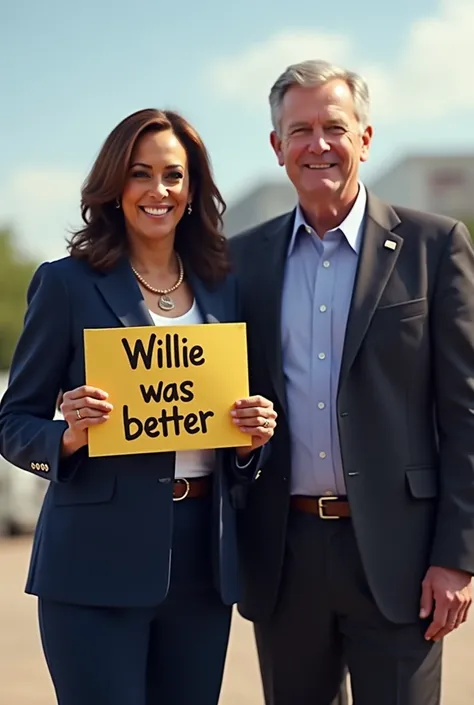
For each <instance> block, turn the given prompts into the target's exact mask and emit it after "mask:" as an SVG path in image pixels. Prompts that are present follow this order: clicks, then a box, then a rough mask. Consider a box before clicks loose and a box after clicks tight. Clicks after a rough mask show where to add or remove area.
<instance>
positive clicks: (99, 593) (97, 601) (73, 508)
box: [0, 257, 265, 607]
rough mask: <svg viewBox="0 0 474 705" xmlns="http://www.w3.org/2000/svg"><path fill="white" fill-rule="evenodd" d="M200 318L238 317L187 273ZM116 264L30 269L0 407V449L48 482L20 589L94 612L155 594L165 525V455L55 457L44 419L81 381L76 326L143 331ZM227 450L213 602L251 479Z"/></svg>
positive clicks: (125, 270) (153, 599) (222, 458)
mask: <svg viewBox="0 0 474 705" xmlns="http://www.w3.org/2000/svg"><path fill="white" fill-rule="evenodd" d="M188 281H189V282H190V285H191V288H192V290H193V293H194V296H195V298H196V302H197V305H198V307H199V309H200V311H201V314H202V316H203V319H204V321H207V322H216V321H219V322H235V321H238V320H239V315H238V314H239V307H238V295H237V285H236V281H235V279H234V277H232V276H229V277H227V278H226V279H225V281H223V282H222V283H221V284H219V285H216V286H215V287H209V286H207V285H205V284H204V283H203V282H202V281H201V280H200V279H198V278H197V277H195V276H193V275H192V274H190V273H188ZM152 324H153V321H152V319H151V317H150V315H149V313H148V310H147V308H146V305H145V302H144V300H143V297H142V294H141V292H140V289H139V287H138V285H137V283H136V280H135V277H134V276H133V273H132V271H131V268H130V265H129V263H128V261H127V260H125V259H124V260H121V261H120V263H119V264H118V265H117V266H116V267H115V268H114V269H113V270H112V271H110V272H108V273H105V274H104V273H101V272H97V271H94V270H93V269H92V268H91V267H89V266H88V265H87V264H85V263H84V262H80V261H77V260H74V259H72V258H70V257H66V258H64V259H62V260H59V261H56V262H51V263H50V262H48V263H45V264H43V265H41V266H40V267H39V269H38V270H37V272H36V274H35V275H34V277H33V279H32V282H31V284H30V288H29V291H28V310H27V313H26V317H25V326H24V330H23V333H22V335H21V337H20V340H19V342H18V345H17V349H16V351H15V354H14V358H13V362H12V367H11V371H10V384H9V387H8V390H7V392H6V393H5V395H4V397H3V400H2V403H1V406H0V452H1V454H2V455H4V456H5V458H7V460H9V461H10V462H11V463H13V464H14V465H17V466H18V467H20V468H23V469H24V470H27V471H29V472H32V473H34V474H35V475H40V476H41V477H44V478H46V479H47V480H50V485H49V488H48V491H47V493H46V496H45V500H44V504H43V507H42V510H41V514H40V517H39V520H38V525H37V528H36V533H35V539H34V544H33V552H32V558H31V565H30V571H29V575H28V581H27V587H26V591H27V592H29V593H32V594H34V595H38V596H40V597H42V598H45V599H50V600H58V601H63V602H69V603H76V604H87V605H97V606H123V607H126V606H149V605H156V604H158V603H160V602H161V601H162V600H163V599H164V598H165V596H166V594H167V590H168V584H169V577H170V556H171V541H172V528H173V501H172V479H173V477H174V466H175V453H172V452H163V453H153V454H151V453H147V454H139V455H130V456H113V457H104V458H89V457H88V452H87V448H82V449H81V450H79V451H78V452H77V453H75V454H74V455H73V456H70V457H69V458H65V459H64V458H61V457H60V446H61V437H62V435H63V433H64V430H65V429H66V427H67V424H66V423H65V422H64V421H62V420H52V419H53V416H54V414H55V408H56V401H57V397H58V393H59V391H60V390H63V391H67V390H69V389H73V388H75V387H79V386H81V385H82V384H85V373H84V352H83V330H84V328H111V327H115V326H121V325H123V326H143V325H152ZM264 455H265V453H258V454H256V456H255V459H254V460H253V461H252V463H251V465H250V466H249V468H248V469H246V470H245V471H240V473H239V471H238V470H237V466H236V464H235V453H234V451H233V450H229V449H227V450H217V451H216V467H215V469H214V483H213V538H212V541H213V565H214V579H215V585H216V588H217V589H218V590H219V592H220V594H221V597H222V600H223V602H225V603H226V604H232V603H234V602H236V601H237V600H238V599H239V575H238V560H237V547H236V535H235V516H234V513H235V511H234V508H233V506H232V500H231V492H232V488H233V487H234V486H237V487H238V486H239V483H243V484H245V483H249V482H251V481H253V480H254V479H255V477H256V476H257V475H258V474H259V472H258V470H259V468H260V467H261V464H262V462H263V458H264Z"/></svg>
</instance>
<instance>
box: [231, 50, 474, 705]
mask: <svg viewBox="0 0 474 705" xmlns="http://www.w3.org/2000/svg"><path fill="white" fill-rule="evenodd" d="M270 105H271V111H272V121H273V128H274V129H273V132H272V134H271V143H272V146H273V149H274V151H275V153H276V155H277V158H278V163H279V164H280V166H284V167H285V169H286V172H287V175H288V177H289V178H290V180H291V182H292V183H293V185H294V186H295V188H296V191H297V194H298V206H297V208H296V210H295V211H294V212H292V213H289V214H286V215H283V216H281V217H278V218H276V219H274V220H272V221H270V222H267V223H264V224H263V225H259V226H258V227H255V228H253V229H252V230H251V231H249V232H247V233H244V234H243V235H240V236H237V237H236V238H234V239H232V240H231V247H232V250H233V257H234V261H235V264H236V269H237V271H238V274H239V277H240V282H241V287H242V303H243V308H244V315H245V320H246V321H247V324H248V346H249V357H250V368H251V370H252V378H251V386H252V387H253V388H254V389H258V390H259V391H261V393H262V394H264V395H266V396H268V397H269V398H272V399H274V400H275V402H276V410H277V412H278V415H279V424H278V427H277V429H276V434H275V436H274V441H273V444H272V445H273V448H272V453H271V457H270V459H269V461H268V463H267V466H266V467H265V468H264V469H263V472H262V474H261V477H260V479H259V480H258V482H256V483H255V485H254V487H253V488H251V490H250V492H249V495H248V497H247V502H246V508H245V509H244V510H243V512H242V513H241V518H240V538H241V549H242V561H243V570H244V574H245V590H244V597H243V600H242V602H241V605H240V611H241V613H242V615H243V616H244V617H246V618H248V619H250V620H252V621H254V622H255V633H256V639H257V646H258V653H259V660H260V667H261V672H262V678H263V684H264V691H265V699H266V703H267V705H329V704H330V703H331V702H332V701H333V699H334V698H335V697H336V696H337V693H338V690H339V688H340V685H341V681H342V676H343V672H344V668H345V666H347V667H348V669H349V672H350V676H351V683H352V691H353V696H354V700H355V702H356V703H357V705H435V704H437V703H439V702H440V679H441V655H442V643H443V637H444V636H446V635H447V634H448V633H449V632H451V631H452V630H454V629H456V628H457V627H459V626H460V625H461V624H462V623H463V622H464V621H465V620H466V617H467V613H468V608H469V606H470V604H471V575H472V574H473V573H474V250H473V246H472V243H471V239H470V237H469V234H468V232H467V229H466V227H465V226H464V225H463V224H461V223H459V222H456V221H454V220H451V219H449V218H446V217H441V216H436V215H430V214H427V213H420V212H416V211H413V210H409V209H406V208H398V207H395V206H393V207H392V206H390V205H388V204H386V203H382V202H381V201H379V200H378V199H377V198H376V197H375V196H373V195H372V194H371V193H367V191H366V189H365V187H364V186H363V185H362V184H361V183H360V181H359V165H360V163H361V162H364V161H366V160H367V158H368V155H369V147H370V143H371V139H372V127H371V126H370V124H369V95H368V89H367V86H366V83H365V82H364V80H363V79H362V78H360V77H359V76H357V75H356V74H354V73H352V72H349V71H345V70H342V69H339V68H337V67H334V66H332V65H330V64H328V63H326V62H322V61H307V62H304V63H301V64H297V65H295V66H291V67H289V68H288V69H287V70H286V71H285V72H284V73H283V74H282V76H280V78H279V79H278V80H277V81H276V83H275V85H274V86H273V88H272V90H271V94H270Z"/></svg>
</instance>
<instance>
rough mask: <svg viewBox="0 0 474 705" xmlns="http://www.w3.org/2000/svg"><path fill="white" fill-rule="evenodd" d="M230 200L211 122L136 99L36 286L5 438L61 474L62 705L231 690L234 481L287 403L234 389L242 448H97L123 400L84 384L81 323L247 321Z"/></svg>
mask: <svg viewBox="0 0 474 705" xmlns="http://www.w3.org/2000/svg"><path fill="white" fill-rule="evenodd" d="M223 206H224V204H223V201H222V199H221V196H220V194H219V192H218V190H217V188H216V186H215V184H214V182H213V179H212V175H211V170H210V166H209V161H208V157H207V153H206V150H205V148H204V145H203V144H202V142H201V140H200V138H199V136H198V135H197V134H196V132H195V130H194V129H193V128H192V127H191V126H190V125H189V124H188V123H187V122H186V121H185V120H184V119H183V118H182V117H180V116H179V115H177V114H176V113H172V112H162V111H158V110H143V111H140V112H138V113H135V114H133V115H131V116H129V117H128V118H126V119H125V120H123V121H122V122H121V123H120V124H119V125H118V126H117V127H116V128H115V129H114V130H113V132H112V133H111V134H110V136H109V137H108V138H107V140H106V141H105V143H104V145H103V147H102V149H101V151H100V153H99V156H98V158H97V160H96V162H95V164H94V166H93V168H92V170H91V173H90V175H89V177H88V179H87V181H86V183H85V186H84V188H83V191H82V216H83V220H84V223H85V225H84V227H83V229H82V230H80V231H78V232H77V233H76V234H75V235H74V236H73V237H72V239H71V241H70V243H69V252H70V257H67V258H65V259H63V260H60V261H57V262H52V263H46V264H43V265H42V266H41V267H40V268H39V269H38V271H37V272H36V274H35V276H34V278H33V281H32V283H31V285H30V289H29V293H28V304H29V305H28V311H27V314H26V319H25V328H24V331H23V334H22V336H21V337H20V340H19V343H18V346H17V350H16V352H15V356H14V360H13V364H12V369H11V376H10V385H9V388H8V390H7V392H6V394H5V396H4V399H3V401H2V405H1V409H0V450H1V453H2V454H3V455H5V457H6V458H7V459H8V460H10V461H11V462H12V463H14V464H15V465H18V466H19V467H21V468H23V469H25V470H29V471H31V472H34V473H35V474H38V475H41V476H42V477H45V478H47V479H49V480H50V481H51V483H50V486H49V490H48V492H47V494H46V498H45V501H44V505H43V508H42V511H41V515H40V518H39V521H38V526H37V531H36V535H35V541H34V546H33V554H32V561H31V567H30V572H29V577H28V583H27V592H29V593H31V594H34V595H37V596H38V598H39V600H38V604H39V622H40V630H41V638H42V644H43V649H44V653H45V657H46V661H47V664H48V667H49V670H50V673H51V677H52V680H53V683H54V686H55V689H56V694H57V699H58V703H59V705H155V704H156V705H168V704H169V705H171V704H173V705H177V704H178V705H179V704H180V703H182V704H183V705H185V704H186V705H189V704H190V703H193V705H213V704H214V703H217V701H218V697H219V691H220V686H221V680H222V672H223V666H224V659H225V652H226V647H227V641H228V635H229V625H230V617H231V605H232V604H233V603H234V602H235V601H236V600H237V598H238V570H237V556H236V546H235V526H234V512H233V508H232V504H231V495H232V489H233V488H235V487H237V488H238V487H239V486H240V485H241V484H245V483H248V482H251V481H252V480H253V479H254V478H255V476H256V474H257V471H258V468H260V467H261V464H262V458H261V457H260V456H261V451H259V452H255V451H257V449H259V448H261V447H263V445H264V444H265V443H266V441H268V440H269V438H270V437H271V436H272V434H273V429H274V427H275V418H276V414H275V412H274V410H273V406H272V404H271V403H270V402H269V401H267V400H266V399H262V398H260V397H250V398H249V399H244V400H239V401H238V402H236V404H235V408H234V409H233V410H232V412H231V413H232V415H233V420H234V421H235V423H236V424H238V425H239V427H240V428H241V430H242V431H243V432H244V433H246V434H250V435H251V441H252V444H251V446H246V447H243V448H240V449H239V448H238V449H236V451H234V450H217V451H199V452H197V451H186V452H178V453H171V452H162V453H156V454H142V455H126V456H114V457H102V458H89V457H88V452H87V439H88V435H87V434H88V429H89V428H92V427H93V426H97V425H98V424H103V423H107V420H108V419H109V418H110V416H111V414H113V413H114V410H113V408H112V405H111V404H110V403H109V401H108V397H107V390H101V389H96V388H91V387H88V386H86V385H85V379H84V354H83V330H84V328H110V327H113V326H122V325H127V326H142V325H158V326H160V325H169V324H176V325H179V324H199V323H205V322H208V321H212V322H215V321H216V320H217V321H219V322H226V321H236V320H238V316H239V314H238V309H237V297H236V286H235V281H234V279H233V278H232V277H231V276H230V275H229V274H228V262H227V253H226V241H225V239H224V238H223V237H222V235H221V234H220V226H221V217H220V213H221V211H222V209H223ZM60 390H63V392H64V394H63V400H62V404H61V411H62V414H63V417H64V419H65V421H57V420H56V421H54V420H52V419H53V416H54V412H55V405H56V401H57V397H58V392H59V391H60ZM158 443H159V441H158V440H157V445H158ZM239 483H240V485H239ZM236 494H238V493H236ZM173 500H182V501H177V502H176V501H175V502H174V503H173Z"/></svg>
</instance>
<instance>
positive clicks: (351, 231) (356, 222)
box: [288, 184, 367, 257]
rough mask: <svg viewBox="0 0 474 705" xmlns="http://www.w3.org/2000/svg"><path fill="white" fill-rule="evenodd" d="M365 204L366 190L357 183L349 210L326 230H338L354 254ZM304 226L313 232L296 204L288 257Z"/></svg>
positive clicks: (358, 245) (359, 235)
mask: <svg viewBox="0 0 474 705" xmlns="http://www.w3.org/2000/svg"><path fill="white" fill-rule="evenodd" d="M366 205H367V191H366V189H365V186H364V185H363V184H359V193H358V194H357V198H356V200H355V202H354V205H353V206H352V208H351V210H350V211H349V213H348V214H347V216H346V217H345V219H344V220H343V221H342V223H341V224H340V225H339V226H338V227H337V228H333V229H332V230H328V232H334V231H335V230H340V231H341V232H342V233H343V234H344V237H345V238H346V240H347V242H348V244H349V245H350V246H351V247H352V249H353V250H354V252H355V253H356V254H359V250H360V243H361V238H362V226H363V224H364V217H365V209H366ZM302 227H303V228H305V229H306V230H307V229H308V228H310V230H309V232H311V233H314V230H313V228H312V227H311V226H310V225H308V223H307V222H306V219H305V217H304V214H303V211H302V210H301V207H300V204H299V203H298V205H297V206H296V214H295V222H294V225H293V233H292V235H291V240H290V244H289V247H288V257H290V256H291V254H292V253H293V250H294V248H295V242H296V238H297V235H298V232H299V231H300V228H302Z"/></svg>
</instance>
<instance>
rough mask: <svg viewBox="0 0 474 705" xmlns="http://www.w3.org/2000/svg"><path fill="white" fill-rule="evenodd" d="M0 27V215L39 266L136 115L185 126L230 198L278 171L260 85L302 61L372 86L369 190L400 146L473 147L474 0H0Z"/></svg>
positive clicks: (60, 250) (53, 253)
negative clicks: (110, 139)
mask: <svg viewBox="0 0 474 705" xmlns="http://www.w3.org/2000/svg"><path fill="white" fill-rule="evenodd" d="M5 5H6V6H5ZM0 32H1V35H0V36H1V41H0V225H1V224H11V225H13V226H14V227H15V232H16V233H17V243H18V246H19V248H20V249H22V250H23V251H25V252H27V253H28V254H30V255H31V256H32V257H34V258H36V259H37V260H45V259H55V258H57V257H61V256H63V255H64V254H65V237H66V235H67V230H68V229H70V228H74V227H77V226H78V225H79V224H80V217H79V200H80V187H81V183H82V181H83V180H84V178H85V177H86V175H87V172H88V170H89V168H90V167H91V165H92V163H93V160H94V158H95V157H96V155H97V152H98V150H99V148H100V146H101V144H102V142H103V141H104V140H105V138H106V136H107V134H108V133H109V132H110V131H111V130H112V129H113V127H114V126H115V125H116V124H117V123H118V122H119V121H120V120H122V119H123V118H124V117H125V116H126V115H128V114H130V113H132V112H134V111H135V110H139V109H142V108H149V107H156V108H171V109H176V110H178V111H180V112H181V113H182V114H183V115H184V116H185V117H186V118H188V119H189V120H190V122H192V123H193V124H194V126H195V127H196V128H197V129H198V131H199V132H200V133H201V136H202V137H203V139H204V141H205V143H206V146H207V147H208V149H209V152H210V154H211V158H212V163H213V168H214V173H215V177H216V180H217V183H218V186H219V188H220V189H221V191H222V193H223V195H224V198H225V199H226V201H227V202H228V204H229V205H232V203H233V202H234V201H235V200H236V199H238V198H239V197H241V196H243V195H245V194H247V193H248V192H251V191H252V190H253V189H255V188H257V186H258V185H259V184H261V183H262V181H269V180H278V179H282V178H284V172H283V170H282V169H280V168H279V167H278V166H277V163H276V159H275V156H274V155H273V153H272V151H271V148H270V144H269V137H268V136H269V131H270V117H269V110H268V93H269V90H270V87H271V85H272V83H273V82H274V80H275V79H276V78H277V77H278V75H279V74H280V73H281V72H282V71H283V70H284V69H285V68H286V67H287V66H288V65H289V64H290V63H293V62H296V61H302V60H306V59H326V60H329V61H333V62H335V63H338V64H340V65H342V66H345V67H346V68H350V69H352V70H355V71H358V72H360V73H362V74H363V75H364V76H365V78H366V79H367V80H368V82H369V86H370V89H371V94H372V123H373V125H374V130H375V136H374V141H373V146H372V150H371V156H370V160H369V162H368V163H367V165H364V167H363V170H362V178H363V180H364V181H365V182H366V183H368V184H369V185H370V181H371V180H372V179H376V178H377V177H378V176H379V175H381V174H382V173H383V172H384V171H386V170H388V169H389V168H390V167H391V166H392V165H393V164H394V163H395V162H397V161H399V160H401V159H403V158H404V157H405V156H406V155H408V154H412V153H450V152H455V153H463V152H471V153H472V152H474V134H473V127H472V126H473V124H474V122H473V121H474V73H473V71H472V52H473V47H474V0H416V1H413V0H397V2H394V3H389V2H386V3H384V2H380V0H361V2H358V3H355V2H353V1H352V0H339V2H337V3H334V2H333V3H330V2H326V3H321V2H315V1H314V0H298V2H288V0H258V1H257V0H239V1H238V2H232V3H231V2H229V3H228V5H227V6H226V5H225V0H220V1H218V0H206V1H205V2H201V3H198V2H191V0H177V1H176V2H175V3H164V2H159V0H153V1H152V0H140V2H138V3H136V4H134V3H132V2H131V1H130V0H127V1H124V0H114V2H112V1H110V0H81V2H79V3H78V2H74V3H72V2H68V1H67V0H41V2H39V1H38V0H9V1H8V0H7V2H6V3H2V7H1V9H0Z"/></svg>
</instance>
